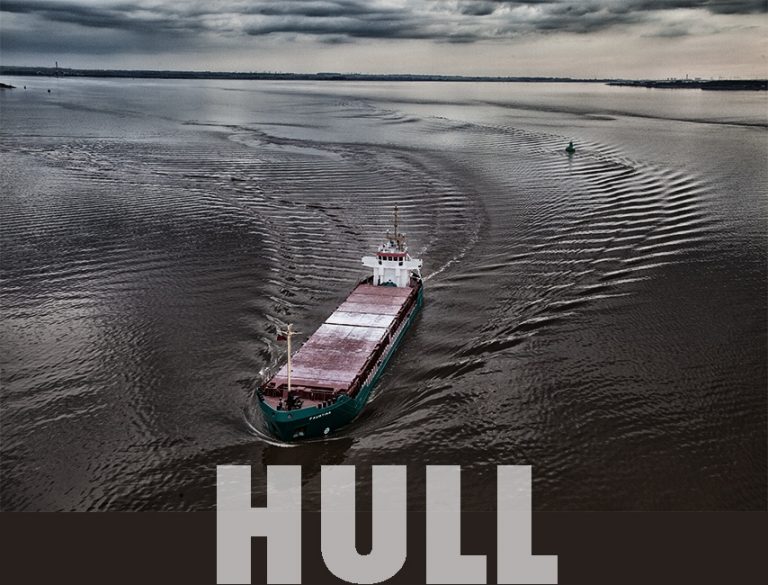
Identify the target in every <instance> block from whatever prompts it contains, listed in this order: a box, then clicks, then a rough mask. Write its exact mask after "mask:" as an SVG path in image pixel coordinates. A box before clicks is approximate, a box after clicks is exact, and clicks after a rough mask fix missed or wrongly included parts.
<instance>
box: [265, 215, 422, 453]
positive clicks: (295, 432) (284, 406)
mask: <svg viewBox="0 0 768 585" xmlns="http://www.w3.org/2000/svg"><path fill="white" fill-rule="evenodd" d="M362 262H363V265H364V266H366V267H368V268H371V269H372V270H373V274H371V275H370V276H368V277H367V278H365V279H363V280H362V281H360V282H359V283H358V285H357V286H356V287H355V288H354V289H353V290H352V292H351V293H350V294H349V296H348V297H347V298H346V299H345V300H344V302H343V303H341V305H339V307H338V308H337V309H336V310H335V311H334V312H333V313H332V314H331V315H330V317H328V319H326V320H325V322H324V323H323V324H322V325H321V326H320V327H319V328H318V329H317V331H315V332H314V333H313V334H312V335H311V336H310V337H309V339H307V340H306V342H305V343H304V344H303V345H302V346H301V349H299V351H297V352H296V355H291V338H292V337H293V336H295V335H297V334H298V332H297V331H294V330H293V327H292V326H291V325H289V326H288V327H287V328H286V330H284V331H281V332H280V333H281V335H282V336H283V337H285V338H286V341H287V342H288V356H287V363H286V365H285V366H283V367H282V368H281V369H280V370H279V371H278V372H277V374H275V375H274V376H273V377H272V378H271V379H269V381H267V382H266V383H265V384H262V385H261V386H260V387H259V389H258V391H257V396H258V399H259V405H260V407H261V411H262V413H263V415H264V420H265V422H266V425H267V427H268V428H269V431H270V433H271V434H273V435H274V436H275V437H277V438H278V439H281V440H283V441H294V440H297V439H306V438H313V437H323V436H326V435H328V434H330V433H333V432H335V431H337V430H338V429H340V428H341V427H343V426H345V425H346V424H348V423H349V422H351V421H352V420H353V419H354V418H355V417H356V416H357V415H358V414H359V413H360V411H361V410H362V409H363V407H364V406H365V404H366V402H368V398H369V397H370V395H371V390H372V389H373V387H374V386H375V385H376V382H377V381H378V380H379V378H380V377H381V374H382V372H383V371H384V369H385V368H386V366H387V363H388V362H389V360H390V359H391V358H392V355H393V354H394V353H395V351H396V350H397V348H398V346H399V345H400V342H401V341H402V339H403V336H404V335H405V333H406V331H407V330H408V328H409V327H410V326H411V323H413V320H414V318H415V316H416V314H417V313H418V312H419V310H420V309H421V306H422V305H423V303H424V291H423V284H422V279H421V271H420V270H421V265H422V262H421V260H418V259H415V258H411V256H410V255H409V254H408V247H407V245H406V242H405V234H402V233H400V232H399V231H398V210H397V207H395V221H394V232H388V233H387V236H386V240H385V242H384V243H383V244H382V245H381V246H379V249H378V251H377V252H376V254H375V255H374V256H364V257H363V258H362Z"/></svg>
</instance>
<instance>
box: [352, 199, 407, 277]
mask: <svg viewBox="0 0 768 585" xmlns="http://www.w3.org/2000/svg"><path fill="white" fill-rule="evenodd" d="M397 223H398V216H397V207H395V231H394V233H387V241H386V242H385V243H383V244H382V245H381V246H379V251H378V252H377V253H376V255H375V256H363V266H367V267H369V268H373V284H374V285H377V286H378V285H389V286H398V287H406V286H410V285H411V276H412V275H415V276H417V277H421V274H420V272H419V270H420V269H421V260H418V259H416V258H411V257H410V255H409V254H408V246H406V244H405V234H401V233H400V232H398V231H397V229H398V226H397Z"/></svg>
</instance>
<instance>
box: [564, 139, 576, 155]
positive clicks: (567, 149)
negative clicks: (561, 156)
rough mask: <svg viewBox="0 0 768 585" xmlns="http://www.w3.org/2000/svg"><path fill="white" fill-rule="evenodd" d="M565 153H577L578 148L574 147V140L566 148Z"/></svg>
mask: <svg viewBox="0 0 768 585" xmlns="http://www.w3.org/2000/svg"><path fill="white" fill-rule="evenodd" d="M565 152H567V153H568V154H573V153H574V152H576V147H575V146H574V145H573V140H571V141H570V142H569V143H568V146H566V147H565Z"/></svg>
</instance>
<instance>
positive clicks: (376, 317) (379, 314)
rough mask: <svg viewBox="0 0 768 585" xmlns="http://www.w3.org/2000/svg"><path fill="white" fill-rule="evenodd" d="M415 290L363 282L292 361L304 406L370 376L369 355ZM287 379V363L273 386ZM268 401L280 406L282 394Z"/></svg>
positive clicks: (393, 326) (386, 335)
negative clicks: (368, 369)
mask: <svg viewBox="0 0 768 585" xmlns="http://www.w3.org/2000/svg"><path fill="white" fill-rule="evenodd" d="M415 294H416V289H414V288H410V287H408V288H398V287H393V286H373V285H370V284H359V285H358V286H357V287H356V288H355V289H354V290H353V291H352V292H351V293H350V295H349V296H348V297H347V299H346V300H345V301H344V302H343V303H342V304H341V305H340V306H339V307H338V308H337V309H336V310H335V311H334V312H333V313H332V314H331V315H330V316H329V317H328V319H326V321H325V323H323V324H322V325H321V326H320V327H319V328H318V330H317V331H315V333H313V334H312V336H311V337H310V338H309V339H308V340H307V341H306V342H305V343H304V345H302V347H301V349H299V351H298V352H296V354H295V355H294V356H293V358H292V360H291V362H292V369H291V388H292V389H294V390H296V391H297V393H298V394H300V396H301V398H302V399H303V400H304V404H303V406H305V407H306V406H312V405H314V404H319V403H321V402H323V400H325V399H327V398H329V397H330V396H331V395H333V394H337V393H339V392H344V391H348V390H349V389H350V388H351V387H352V386H353V385H354V384H355V382H356V380H357V378H358V377H360V376H361V375H362V374H364V372H365V370H366V365H367V364H368V362H369V358H370V357H371V356H372V355H373V354H374V353H376V351H377V350H378V349H379V348H380V347H381V346H382V345H386V342H387V341H388V338H389V334H390V333H391V332H393V331H394V329H396V328H397V325H398V324H399V323H400V322H401V321H402V317H403V315H404V314H405V312H406V310H407V309H406V307H407V306H409V305H410V300H411V298H412V297H413V296H414V295H415ZM287 383H288V378H287V367H286V366H284V367H283V368H281V369H280V371H279V372H278V373H277V374H276V375H275V376H274V377H273V378H272V380H270V382H269V384H267V388H270V389H273V390H277V389H280V388H281V387H282V386H283V385H285V384H287ZM265 400H267V402H269V403H270V404H271V403H272V402H274V403H275V405H276V404H277V403H278V402H279V400H280V398H279V396H274V395H270V394H269V393H268V394H267V395H266V396H265Z"/></svg>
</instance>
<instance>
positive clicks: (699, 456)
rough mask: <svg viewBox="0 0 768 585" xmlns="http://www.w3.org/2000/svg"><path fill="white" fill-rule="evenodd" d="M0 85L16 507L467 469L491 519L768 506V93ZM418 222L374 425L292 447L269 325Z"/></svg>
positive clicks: (302, 309)
mask: <svg viewBox="0 0 768 585" xmlns="http://www.w3.org/2000/svg"><path fill="white" fill-rule="evenodd" d="M3 81H4V82H6V83H12V84H13V85H16V86H17V88H16V89H13V90H5V91H2V92H1V93H0V126H1V127H0V163H1V166H2V175H1V176H0V222H1V223H0V227H1V230H2V231H1V233H0V244H1V246H2V247H1V248H0V269H1V270H2V282H1V283H0V317H1V319H2V322H1V324H0V365H1V366H2V393H1V400H2V402H1V403H0V407H1V409H2V410H1V413H0V425H1V426H0V458H1V459H0V470H1V471H2V476H1V481H0V508H2V509H3V510H78V511H80V510H205V509H212V508H213V507H214V506H215V481H216V465H220V464H233V463H242V464H250V465H252V466H253V468H254V476H260V477H261V478H260V479H258V478H257V477H255V478H254V481H255V485H256V486H257V487H256V490H257V491H259V490H260V489H262V488H263V484H264V480H263V474H262V473H261V471H260V470H263V468H264V466H266V465H270V464H302V465H303V471H304V477H305V484H306V485H305V494H306V497H307V498H308V500H310V501H316V500H317V496H318V493H317V492H318V487H319V482H317V481H316V477H317V475H318V474H319V472H320V466H321V465H323V464H355V465H358V466H359V467H358V469H359V473H360V474H361V479H362V480H363V483H365V482H368V481H369V478H370V469H369V467H368V466H370V465H371V464H409V465H410V466H411V468H409V473H410V471H411V469H413V477H414V481H415V482H416V483H417V484H419V485H420V484H421V483H422V480H423V465H425V464H461V465H462V468H463V470H464V478H463V479H464V481H463V493H462V497H463V499H464V501H465V502H466V506H467V507H468V508H475V509H493V507H494V500H493V497H494V496H493V494H494V489H495V487H494V486H495V481H494V478H495V468H496V465H499V464H531V465H533V466H534V467H533V469H534V486H533V493H534V506H535V508H536V509H541V510H615V509H622V510H670V509H671V510H699V509H702V510H703V509H706V510H719V509H722V510H742V509H765V507H766V499H765V497H766V488H767V483H766V460H767V458H768V456H767V451H766V441H767V438H768V435H767V433H766V411H767V408H766V407H767V400H766V380H767V377H766V355H767V345H766V314H767V312H768V311H767V309H768V307H767V306H766V305H767V301H766V299H767V298H768V294H767V293H768V290H767V284H766V282H767V280H766V260H767V259H768V258H767V257H768V243H767V242H768V240H767V239H766V236H767V234H768V222H767V221H766V209H767V208H766V202H767V201H768V199H767V195H768V187H767V186H768V164H767V161H768V140H767V138H768V132H767V131H768V107H767V106H768V101H767V100H766V95H765V92H706V91H701V90H648V89H640V88H622V87H608V86H604V85H599V84H512V83H510V84H501V83H498V84H494V83H367V82H357V83H346V82H272V81H209V80H172V81H166V80H159V81H158V80H128V79H120V80H94V79H50V78H15V79H12V78H4V79H3ZM24 85H26V86H27V89H26V90H24V89H22V86H24ZM47 89H51V92H50V93H48V92H47ZM569 140H573V141H574V143H575V145H576V147H577V152H576V154H575V155H573V156H571V157H569V156H568V155H567V154H566V153H565V152H564V150H563V149H564V147H565V145H566V144H567V143H568V141H569ZM395 204H397V205H399V206H400V209H401V217H402V221H403V224H404V230H405V231H406V232H407V234H408V239H409V244H410V250H411V253H412V255H414V256H416V257H420V258H422V259H423V261H424V267H425V268H424V275H425V277H426V283H425V285H426V289H425V292H426V305H425V307H424V310H423V312H422V314H421V315H420V316H419V318H418V319H417V320H416V322H415V324H414V327H413V329H412V330H411V332H410V334H409V335H408V337H407V339H406V341H405V343H404V344H403V346H402V347H401V350H400V351H399V353H398V355H397V358H396V359H395V360H394V362H393V363H392V364H391V365H390V367H389V369H388V370H387V373H386V374H385V376H384V378H383V379H382V381H381V383H380V384H379V386H378V387H377V389H376V391H375V393H374V396H373V399H372V401H371V402H370V403H369V404H368V406H367V408H366V409H365V410H364V412H363V414H362V415H361V417H360V418H359V419H358V420H357V421H356V422H355V423H354V424H353V425H351V426H349V427H348V428H346V429H344V430H342V431H340V432H338V433H336V434H335V435H332V436H331V438H330V439H329V440H325V441H316V442H311V443H305V444H299V445H297V446H286V445H282V444H280V443H278V442H276V441H274V440H272V439H270V438H269V437H268V436H265V435H264V434H263V430H262V428H263V427H262V424H261V421H260V419H259V414H258V408H257V407H256V405H255V402H254V400H255V398H254V391H255V388H256V386H257V384H258V381H259V379H260V375H261V373H263V372H264V371H266V370H268V369H269V368H270V367H274V366H275V365H278V364H280V363H282V361H283V360H284V358H285V348H284V346H283V344H282V343H279V342H278V341H277V340H276V336H275V330H276V327H277V326H281V325H284V324H286V323H289V322H290V323H293V324H294V325H295V327H296V329H298V330H300V331H303V332H312V331H313V330H314V329H315V328H316V327H317V326H318V325H319V324H320V323H322V321H323V320H324V319H325V318H326V317H327V315H328V314H330V313H331V312H332V311H333V309H334V308H335V307H336V306H337V305H338V303H340V302H341V301H342V300H343V299H344V297H345V296H346V295H347V294H348V292H349V291H350V290H351V288H352V287H353V286H354V283H355V282H356V280H357V279H358V278H360V277H362V276H364V275H365V271H364V270H363V268H362V266H361V265H360V261H359V259H360V257H361V256H362V255H364V254H366V253H369V252H370V251H371V250H373V249H374V247H375V246H377V245H378V243H379V242H380V240H381V238H382V235H383V233H384V232H385V230H386V229H387V227H388V226H389V222H390V218H391V213H392V208H393V206H394V205H395ZM420 469H421V470H422V471H421V475H420V472H419V470H420ZM259 486H261V487H259Z"/></svg>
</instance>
